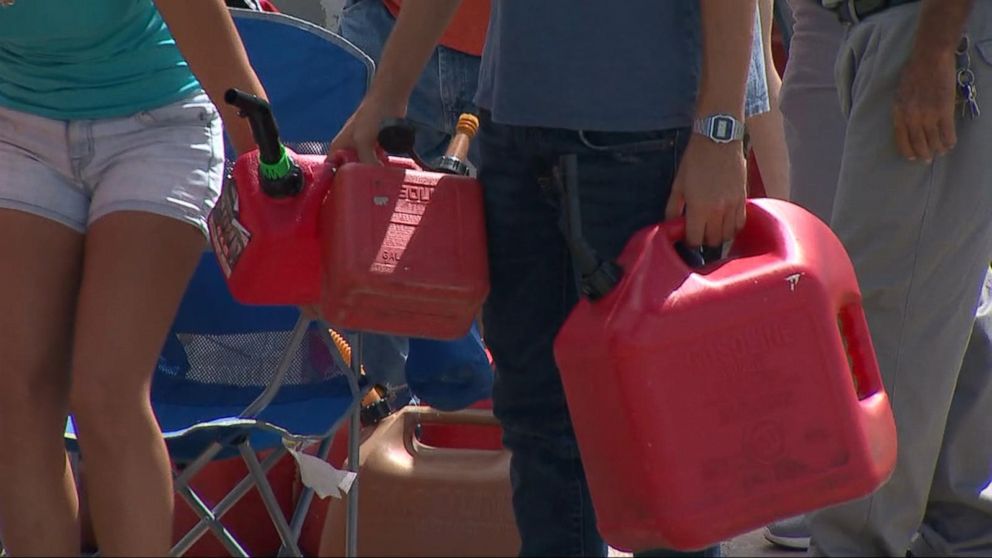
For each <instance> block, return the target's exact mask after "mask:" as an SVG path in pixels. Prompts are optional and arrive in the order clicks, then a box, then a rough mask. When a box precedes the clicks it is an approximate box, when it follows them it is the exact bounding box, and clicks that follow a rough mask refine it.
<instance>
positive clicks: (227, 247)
mask: <svg viewBox="0 0 992 558" xmlns="http://www.w3.org/2000/svg"><path fill="white" fill-rule="evenodd" d="M238 217H239V213H238V188H237V184H236V183H235V180H234V177H233V176H231V175H228V176H227V180H225V181H224V189H223V191H222V192H221V195H220V199H219V200H217V205H216V206H214V209H213V211H211V212H210V217H209V218H208V219H207V223H208V227H209V228H210V243H211V244H213V247H214V253H215V254H217V255H218V258H217V261H218V262H219V264H220V268H221V270H222V271H223V272H224V276H225V277H230V276H231V270H233V269H234V268H235V267H236V266H237V265H238V260H239V259H240V258H241V253H242V252H244V250H245V248H246V247H247V246H248V243H249V242H250V241H251V233H250V232H248V229H246V228H245V227H244V226H243V225H242V224H241V222H240V221H239V220H238Z"/></svg>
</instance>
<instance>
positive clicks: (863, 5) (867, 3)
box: [831, 0, 919, 25]
mask: <svg viewBox="0 0 992 558" xmlns="http://www.w3.org/2000/svg"><path fill="white" fill-rule="evenodd" d="M918 1H919V0H841V1H840V2H839V3H837V4H835V5H833V7H832V8H831V9H833V10H834V11H836V12H837V19H839V20H840V21H841V23H847V24H851V25H854V24H857V23H860V22H861V20H863V19H864V18H866V17H868V16H870V15H874V14H877V13H879V12H882V11H885V10H887V9H889V8H894V7H896V6H901V5H903V4H909V3H911V2H918Z"/></svg>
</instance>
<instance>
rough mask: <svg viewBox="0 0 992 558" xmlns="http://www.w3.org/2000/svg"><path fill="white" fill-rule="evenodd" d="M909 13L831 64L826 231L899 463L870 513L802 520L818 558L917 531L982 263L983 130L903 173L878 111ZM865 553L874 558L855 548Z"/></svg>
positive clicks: (903, 48) (869, 31) (859, 37)
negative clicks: (843, 252)
mask: <svg viewBox="0 0 992 558" xmlns="http://www.w3.org/2000/svg"><path fill="white" fill-rule="evenodd" d="M979 4H982V3H979ZM913 9H914V8H913V5H910V6H902V7H898V8H892V9H890V10H887V11H886V12H884V13H882V14H880V15H879V16H875V17H872V18H870V19H869V20H867V21H865V22H864V23H862V24H859V26H857V27H855V28H854V29H853V30H852V33H851V36H850V38H849V40H848V42H847V45H846V46H845V49H844V51H842V53H841V57H840V59H839V61H838V77H839V89H840V91H841V93H842V98H843V99H846V100H847V103H846V104H847V108H848V109H849V120H848V126H847V133H846V138H845V148H844V155H843V163H842V167H841V173H840V179H839V183H838V191H837V199H836V202H835V204H834V209H833V212H834V214H833V218H832V226H833V228H834V230H835V231H836V232H837V234H838V236H839V237H840V238H841V240H842V241H843V242H844V245H845V247H846V248H847V250H848V253H849V254H850V256H851V260H852V262H853V263H854V267H855V270H856V272H857V274H858V279H859V283H860V286H861V290H862V294H863V297H864V306H865V313H866V316H867V318H868V323H869V327H870V329H871V333H872V340H873V343H874V346H875V350H876V353H877V355H878V361H879V366H880V369H881V372H882V376H883V380H884V382H885V387H886V390H887V391H888V393H889V396H890V400H891V403H892V407H893V413H894V415H895V420H896V427H897V431H898V434H899V456H898V457H899V458H898V464H897V466H896V470H895V473H894V474H893V476H892V478H891V480H890V481H889V482H888V483H887V484H886V485H885V486H883V487H882V488H881V489H880V490H879V491H878V492H876V494H875V495H874V496H873V497H872V498H871V499H870V500H866V501H862V502H860V503H857V504H851V505H845V506H841V507H839V508H836V509H835V510H831V511H829V512H825V513H821V514H817V515H816V516H815V517H814V520H813V522H812V527H813V535H814V544H816V545H817V546H818V547H819V549H820V551H823V552H827V553H831V552H838V551H839V550H840V549H841V548H851V545H853V544H859V545H861V546H857V547H855V548H858V549H859V550H860V552H899V553H901V552H903V551H904V548H905V545H906V544H908V542H909V538H910V537H911V536H912V534H913V533H914V532H915V531H916V529H917V528H918V526H919V522H920V521H921V520H922V518H923V513H924V509H925V506H926V501H927V497H928V493H929V489H930V483H931V480H932V478H933V474H934V469H935V466H936V461H937V455H938V452H939V450H940V447H941V444H942V440H943V436H944V431H945V421H946V417H947V413H948V410H949V409H950V406H951V401H952V398H953V394H954V389H955V385H956V383H957V376H958V370H959V368H960V366H961V362H962V358H963V355H964V351H965V346H966V344H967V341H968V336H969V332H970V330H971V328H972V325H973V321H974V315H975V311H976V308H977V306H978V295H979V291H980V288H981V285H982V281H983V277H984V276H985V273H986V269H987V267H988V262H989V258H990V256H992V226H990V225H992V221H990V220H989V218H988V216H989V215H990V214H992V198H990V197H989V196H988V195H987V185H988V184H989V183H992V170H990V169H988V167H987V165H986V164H985V163H984V160H985V158H986V157H987V146H988V145H989V142H992V126H990V125H989V121H988V120H987V119H978V120H974V121H971V120H963V119H960V118H959V119H958V121H957V126H958V144H957V146H956V147H955V149H954V150H953V151H951V153H949V154H948V155H946V156H944V157H939V158H936V159H934V161H933V163H932V164H924V163H919V162H909V161H906V160H905V159H903V158H902V157H901V156H900V155H899V153H898V151H897V149H896V146H895V143H894V140H893V133H892V118H891V107H892V102H893V99H894V96H895V90H896V85H897V82H898V78H899V72H900V70H901V68H902V65H903V63H904V62H905V60H906V58H907V56H908V54H909V52H910V49H911V42H912V38H913V32H912V30H913V28H914V26H915V13H916V12H914V11H912V10H913ZM976 9H977V5H976ZM974 56H977V55H973V57H974ZM976 76H978V80H979V86H980V87H981V86H982V85H985V84H987V85H988V86H989V87H992V79H990V78H992V76H990V72H989V71H988V69H987V68H985V67H981V68H978V67H976ZM858 532H861V533H864V534H863V535H862V536H861V537H860V538H858V537H855V535H854V534H855V533H858ZM869 539H870V540H872V541H873V543H874V544H875V545H877V546H872V547H869V546H865V544H868V543H867V541H868V540H869ZM856 541H860V542H856Z"/></svg>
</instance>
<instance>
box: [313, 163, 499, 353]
mask: <svg viewBox="0 0 992 558" xmlns="http://www.w3.org/2000/svg"><path fill="white" fill-rule="evenodd" d="M333 165H334V166H335V167H336V174H335V176H334V184H333V186H332V187H331V188H330V191H329V192H328V195H327V199H326V201H325V202H324V205H323V209H322V213H321V227H320V237H321V250H322V251H323V257H322V261H323V266H324V269H325V270H326V271H325V273H324V282H323V292H322V299H321V310H322V312H323V317H324V318H325V319H326V320H327V321H328V322H330V323H331V324H333V325H335V326H338V327H342V328H347V329H354V330H361V331H372V332H378V333H389V334H394V335H405V336H409V337H426V338H434V339H457V338H460V337H462V336H464V335H465V334H466V333H467V332H468V330H469V327H471V325H472V321H473V320H474V319H475V318H476V317H477V316H478V312H479V309H480V308H481V306H482V302H483V300H485V298H486V295H487V294H488V292H489V269H488V258H487V254H486V229H485V222H484V215H483V207H482V188H481V186H480V184H479V182H478V181H476V180H475V179H473V178H470V177H467V176H460V175H455V174H445V173H439V172H433V171H426V170H423V169H422V168H420V167H419V166H418V165H417V164H416V163H414V162H413V161H412V160H410V159H404V158H398V157H391V158H389V159H388V161H387V162H386V163H385V164H383V165H369V164H364V163H358V162H355V159H354V154H352V153H347V152H342V153H339V154H337V155H336V157H335V160H334V163H333Z"/></svg>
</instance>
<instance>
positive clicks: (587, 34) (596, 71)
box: [466, 0, 768, 131]
mask: <svg viewBox="0 0 992 558" xmlns="http://www.w3.org/2000/svg"><path fill="white" fill-rule="evenodd" d="M466 1H472V0H466ZM698 4H699V3H698V0H613V1H606V0H598V1H597V0H493V8H492V17H491V18H490V20H489V32H488V37H487V43H486V49H485V52H484V53H483V55H482V67H481V69H480V72H479V89H478V92H477V95H476V103H477V104H478V105H479V106H480V107H482V108H484V109H487V110H489V111H490V112H491V113H492V117H493V120H494V121H495V122H499V123H502V124H511V125H516V126H538V127H547V128H565V129H573V130H597V131H643V130H664V129H668V128H676V127H683V126H689V125H691V123H692V120H693V115H694V108H695V102H696V94H697V91H698V82H699V73H700V64H701V54H702V53H701V49H702V38H701V28H700V12H699V5H698ZM754 30H755V37H754V51H753V52H752V57H751V68H750V71H749V73H748V89H747V93H748V95H747V97H748V98H747V107H746V108H747V111H746V112H747V114H748V115H749V116H750V115H753V114H757V113H760V112H764V111H767V110H768V93H767V89H766V85H765V74H764V63H765V61H764V58H763V53H762V50H761V38H760V33H761V26H760V23H759V21H758V18H757V16H756V17H755V28H754Z"/></svg>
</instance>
